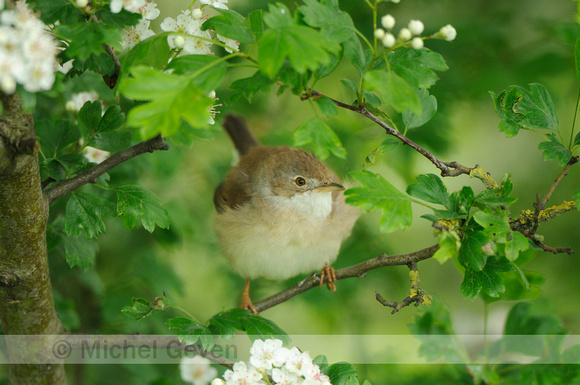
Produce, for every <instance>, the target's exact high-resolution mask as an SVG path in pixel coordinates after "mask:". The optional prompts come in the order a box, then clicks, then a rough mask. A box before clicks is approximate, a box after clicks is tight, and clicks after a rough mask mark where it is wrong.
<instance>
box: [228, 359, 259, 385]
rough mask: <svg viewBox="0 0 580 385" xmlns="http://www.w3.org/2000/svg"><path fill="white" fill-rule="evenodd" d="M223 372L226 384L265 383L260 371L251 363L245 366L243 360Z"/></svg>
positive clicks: (256, 384)
mask: <svg viewBox="0 0 580 385" xmlns="http://www.w3.org/2000/svg"><path fill="white" fill-rule="evenodd" d="M232 369H233V370H226V372H225V373H224V380H226V385H265V384H266V383H265V382H264V380H262V375H261V374H260V372H258V371H257V370H256V368H253V367H252V366H251V365H250V366H246V363H245V362H243V361H240V362H236V363H235V364H234V366H233V368H232Z"/></svg>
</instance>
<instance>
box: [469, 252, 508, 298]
mask: <svg viewBox="0 0 580 385" xmlns="http://www.w3.org/2000/svg"><path fill="white" fill-rule="evenodd" d="M511 270H513V266H512V265H511V264H510V262H509V261H508V260H507V259H505V258H503V257H490V258H488V260H487V263H486V264H485V267H484V268H483V269H482V270H481V271H476V270H474V269H472V268H470V267H466V269H465V277H464V279H463V282H462V283H461V295H462V296H463V297H464V298H466V299H470V300H474V299H475V298H477V295H478V294H479V293H480V292H481V291H482V290H483V292H484V293H485V294H487V295H489V296H490V297H497V296H499V294H501V293H503V292H505V285H504V283H503V281H502V279H501V277H500V276H499V274H498V273H503V272H507V271H511Z"/></svg>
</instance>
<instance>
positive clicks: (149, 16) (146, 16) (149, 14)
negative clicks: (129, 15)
mask: <svg viewBox="0 0 580 385" xmlns="http://www.w3.org/2000/svg"><path fill="white" fill-rule="evenodd" d="M138 12H139V13H140V14H141V15H142V17H141V20H140V21H139V23H138V24H137V25H135V26H130V27H127V28H125V29H123V30H122V31H121V37H122V40H121V46H122V47H123V49H124V50H129V49H131V48H133V47H134V46H135V45H137V43H139V42H140V41H143V40H145V39H147V38H149V37H151V36H154V35H155V32H153V31H152V30H151V20H155V19H156V18H157V17H158V16H159V10H158V9H157V4H156V3H155V2H154V1H151V2H147V3H145V5H143V6H142V7H141V8H139V10H138Z"/></svg>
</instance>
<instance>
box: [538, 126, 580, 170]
mask: <svg viewBox="0 0 580 385" xmlns="http://www.w3.org/2000/svg"><path fill="white" fill-rule="evenodd" d="M548 139H549V141H548V142H542V143H540V144H538V149H539V150H544V152H543V153H542V157H543V158H544V160H556V161H558V163H559V164H560V166H562V167H564V166H565V165H566V164H567V163H568V162H569V161H570V159H572V152H571V151H570V150H569V149H568V148H567V147H566V146H564V145H563V144H562V143H561V142H560V140H559V139H558V137H557V136H556V135H554V134H548Z"/></svg>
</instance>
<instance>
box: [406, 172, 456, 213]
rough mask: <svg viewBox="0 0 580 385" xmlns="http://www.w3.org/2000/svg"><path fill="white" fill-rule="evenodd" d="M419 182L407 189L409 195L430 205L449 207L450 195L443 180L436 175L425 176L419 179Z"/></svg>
mask: <svg viewBox="0 0 580 385" xmlns="http://www.w3.org/2000/svg"><path fill="white" fill-rule="evenodd" d="M417 181H418V183H415V184H412V185H410V186H409V187H407V194H409V195H411V196H412V197H415V198H419V199H422V200H424V201H426V202H429V203H437V204H440V205H444V206H446V205H447V201H448V200H449V193H448V192H447V187H445V185H444V184H443V181H442V180H441V178H439V177H438V176H437V175H435V174H423V175H419V176H418V177H417Z"/></svg>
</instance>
